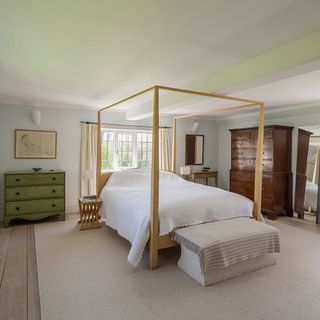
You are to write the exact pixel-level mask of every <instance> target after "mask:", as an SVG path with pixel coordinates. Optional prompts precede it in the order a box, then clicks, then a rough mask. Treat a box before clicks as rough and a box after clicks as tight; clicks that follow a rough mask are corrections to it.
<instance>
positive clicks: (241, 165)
mask: <svg viewBox="0 0 320 320" xmlns="http://www.w3.org/2000/svg"><path fill="white" fill-rule="evenodd" d="M231 166H232V169H234V170H248V171H255V166H256V161H255V160H252V159H238V160H237V159H233V160H231ZM262 166H263V171H264V172H272V169H273V165H272V161H271V160H263V163H262Z"/></svg>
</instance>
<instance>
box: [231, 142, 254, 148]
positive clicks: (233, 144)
mask: <svg viewBox="0 0 320 320" xmlns="http://www.w3.org/2000/svg"><path fill="white" fill-rule="evenodd" d="M255 147H256V143H255V142H254V141H253V140H238V141H231V148H232V149H237V148H255Z"/></svg>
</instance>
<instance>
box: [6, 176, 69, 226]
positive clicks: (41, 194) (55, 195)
mask: <svg viewBox="0 0 320 320" xmlns="http://www.w3.org/2000/svg"><path fill="white" fill-rule="evenodd" d="M52 215H58V216H60V217H61V219H63V220H64V219H65V172H64V171H41V172H37V173H34V172H32V171H23V172H17V171H14V172H6V173H5V217H4V224H5V226H6V227H7V226H8V225H9V223H10V221H11V220H13V219H18V218H19V219H28V220H36V219H42V218H45V217H48V216H52Z"/></svg>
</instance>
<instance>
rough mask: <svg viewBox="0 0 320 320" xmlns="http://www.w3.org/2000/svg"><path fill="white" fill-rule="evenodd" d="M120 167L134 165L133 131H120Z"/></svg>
mask: <svg viewBox="0 0 320 320" xmlns="http://www.w3.org/2000/svg"><path fill="white" fill-rule="evenodd" d="M117 134H118V143H117V153H118V164H117V165H118V167H119V168H128V167H133V149H134V148H133V143H134V139H133V135H134V134H133V133H120V132H118V133H117Z"/></svg>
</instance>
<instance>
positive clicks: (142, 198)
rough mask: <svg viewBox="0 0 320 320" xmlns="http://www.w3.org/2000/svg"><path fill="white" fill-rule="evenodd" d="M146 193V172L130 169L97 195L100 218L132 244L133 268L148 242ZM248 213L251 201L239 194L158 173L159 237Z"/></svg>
mask: <svg viewBox="0 0 320 320" xmlns="http://www.w3.org/2000/svg"><path fill="white" fill-rule="evenodd" d="M150 190H151V175H150V170H146V169H134V170H125V171H119V172H114V173H113V174H112V175H111V177H110V179H109V181H108V182H107V184H106V185H105V187H104V188H103V190H102V192H101V195H100V197H101V199H102V200H103V206H102V210H101V216H102V218H103V219H105V223H106V224H107V225H108V226H110V227H111V228H113V229H115V230H117V232H118V233H119V234H120V235H121V236H122V237H124V238H126V239H127V240H129V241H130V243H131V244H132V246H131V249H130V252H129V255H128V261H129V262H130V263H131V264H132V265H134V266H137V265H138V263H139V261H140V260H141V257H142V255H143V251H144V248H145V246H146V244H147V242H148V239H149V225H150ZM252 211H253V202H252V201H251V200H249V199H247V198H245V197H243V196H241V195H238V194H236V193H232V192H228V191H225V190H222V189H219V188H213V187H208V186H204V185H200V184H196V183H193V182H188V181H185V180H184V179H182V178H180V177H178V176H177V175H175V174H173V173H171V172H167V171H161V172H160V192H159V224H160V225H159V228H160V235H166V234H168V233H170V232H171V231H173V230H174V229H176V228H179V227H183V226H189V225H194V224H199V223H203V222H210V221H219V220H226V219H231V218H237V217H252Z"/></svg>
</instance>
